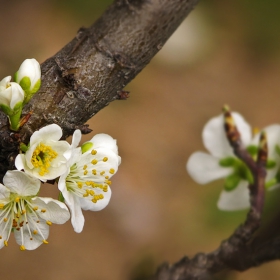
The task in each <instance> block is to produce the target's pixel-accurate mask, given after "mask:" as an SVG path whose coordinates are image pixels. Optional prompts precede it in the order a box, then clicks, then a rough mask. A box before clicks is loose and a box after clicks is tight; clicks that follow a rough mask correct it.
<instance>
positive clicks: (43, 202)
mask: <svg viewBox="0 0 280 280" xmlns="http://www.w3.org/2000/svg"><path fill="white" fill-rule="evenodd" d="M31 201H32V204H33V205H34V206H38V207H39V209H45V210H46V211H44V212H42V211H41V212H38V213H37V214H38V215H39V216H40V217H41V218H42V219H44V220H46V221H51V222H52V223H55V224H64V223H65V222H67V221H68V220H69V218H70V213H69V211H68V208H67V207H66V205H65V204H64V203H62V202H60V201H58V200H55V199H52V198H49V197H34V198H32V199H31Z"/></svg>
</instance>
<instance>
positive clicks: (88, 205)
mask: <svg viewBox="0 0 280 280" xmlns="http://www.w3.org/2000/svg"><path fill="white" fill-rule="evenodd" d="M96 193H97V190H96ZM102 194H103V196H104V198H103V199H100V200H98V201H97V202H96V203H94V202H92V201H91V200H88V199H86V198H79V200H80V205H81V208H82V209H83V210H90V211H100V210H102V209H103V208H105V207H106V206H107V205H108V203H109V201H110V198H111V194H112V192H111V189H110V188H109V187H108V191H107V192H102Z"/></svg>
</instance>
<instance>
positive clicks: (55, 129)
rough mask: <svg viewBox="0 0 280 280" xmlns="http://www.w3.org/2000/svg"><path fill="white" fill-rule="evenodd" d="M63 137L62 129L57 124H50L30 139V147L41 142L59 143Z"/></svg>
mask: <svg viewBox="0 0 280 280" xmlns="http://www.w3.org/2000/svg"><path fill="white" fill-rule="evenodd" d="M61 136H62V129H61V127H60V126H58V125H57V124H50V125H47V126H45V127H42V128H40V130H38V131H35V132H34V133H33V134H32V136H31V138H30V146H32V145H33V144H34V143H37V142H38V143H40V142H41V141H44V142H45V141H48V140H54V141H58V140H59V139H60V138H61Z"/></svg>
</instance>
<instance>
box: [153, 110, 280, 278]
mask: <svg viewBox="0 0 280 280" xmlns="http://www.w3.org/2000/svg"><path fill="white" fill-rule="evenodd" d="M225 131H226V134H227V137H228V140H229V142H230V144H231V146H232V148H233V150H234V153H235V154H236V156H237V157H238V158H240V159H241V160H242V161H243V162H244V163H245V164H246V165H247V166H248V168H249V169H250V171H251V173H252V175H253V178H254V183H253V184H251V185H250V186H249V189H250V197H251V207H250V210H249V213H248V215H247V218H246V221H245V222H244V224H242V225H240V226H239V227H238V228H237V230H236V231H235V232H234V233H233V234H232V235H231V236H230V237H229V238H228V239H227V240H225V241H223V242H222V243H221V245H220V246H219V248H218V249H216V250H215V251H214V252H211V253H208V254H205V253H199V254H197V255H196V256H195V257H194V258H192V259H189V258H188V257H184V258H183V259H181V260H180V261H179V262H177V263H175V264H173V265H172V266H169V265H168V264H163V265H162V266H161V267H160V268H159V269H158V271H157V273H156V275H155V277H154V278H153V279H155V280H175V279H176V280H186V279H199V280H200V279H213V278H212V277H213V276H214V274H216V273H218V272H222V271H224V270H238V271H244V270H246V269H248V268H251V267H254V266H257V265H260V264H261V263H263V262H267V261H269V260H273V259H277V258H279V256H280V253H279V250H278V251H277V249H279V246H280V239H279V238H274V239H272V240H270V241H268V242H264V243H262V244H261V243H257V244H255V243H253V242H252V241H253V239H254V234H255V232H256V231H257V229H258V228H259V226H260V219H261V214H262V209H263V205H264V182H265V176H266V171H265V164H266V161H267V140H266V135H265V134H264V133H263V134H261V139H260V145H259V153H258V158H257V161H254V160H253V159H252V157H251V156H250V154H249V153H248V152H247V150H246V149H245V147H244V146H243V144H242V141H241V138H240V134H239V132H238V130H237V128H236V126H235V124H234V121H233V118H232V117H231V114H230V112H229V111H228V109H225ZM275 248H277V249H275Z"/></svg>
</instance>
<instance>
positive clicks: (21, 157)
mask: <svg viewBox="0 0 280 280" xmlns="http://www.w3.org/2000/svg"><path fill="white" fill-rule="evenodd" d="M24 162H25V158H24V155H23V154H19V155H17V157H16V160H15V166H16V168H17V170H23V169H24V168H25V166H24Z"/></svg>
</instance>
